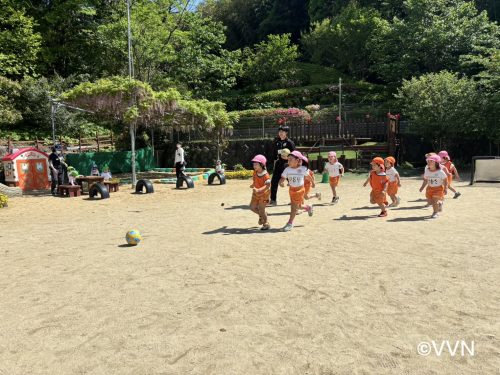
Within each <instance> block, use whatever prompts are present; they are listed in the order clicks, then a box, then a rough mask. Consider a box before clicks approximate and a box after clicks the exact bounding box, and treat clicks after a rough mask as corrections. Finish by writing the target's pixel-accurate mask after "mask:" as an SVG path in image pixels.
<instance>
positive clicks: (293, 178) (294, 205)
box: [279, 151, 313, 232]
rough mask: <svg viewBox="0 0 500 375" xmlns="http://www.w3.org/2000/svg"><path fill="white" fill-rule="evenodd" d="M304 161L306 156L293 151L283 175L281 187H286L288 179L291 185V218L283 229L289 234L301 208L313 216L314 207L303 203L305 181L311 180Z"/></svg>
mask: <svg viewBox="0 0 500 375" xmlns="http://www.w3.org/2000/svg"><path fill="white" fill-rule="evenodd" d="M303 160H304V156H303V155H302V154H301V153H300V152H299V151H293V152H292V153H290V155H289V156H288V167H287V168H285V170H284V171H283V173H282V174H281V179H280V183H279V184H280V186H281V187H285V180H286V179H288V183H289V185H290V188H289V194H290V201H291V202H290V203H291V208H290V218H289V219H288V223H287V224H286V225H285V227H284V228H283V231H285V232H289V231H291V230H292V228H293V220H294V219H295V216H296V215H297V211H298V210H299V208H302V207H303V208H304V209H305V210H306V211H307V213H308V214H309V216H312V215H313V206H312V204H311V205H306V206H302V202H303V200H304V194H305V189H304V180H305V179H310V178H311V177H310V176H309V173H308V172H307V168H306V167H304V166H302V165H301V161H303Z"/></svg>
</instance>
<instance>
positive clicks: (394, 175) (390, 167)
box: [384, 156, 401, 207]
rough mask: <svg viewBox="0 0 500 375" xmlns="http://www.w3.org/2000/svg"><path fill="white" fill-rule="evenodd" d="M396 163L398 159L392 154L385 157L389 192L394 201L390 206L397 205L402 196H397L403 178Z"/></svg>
mask: <svg viewBox="0 0 500 375" xmlns="http://www.w3.org/2000/svg"><path fill="white" fill-rule="evenodd" d="M395 164H396V159H394V158H393V157H392V156H388V157H386V158H385V159H384V166H385V174H386V175H387V177H388V178H389V184H388V185H387V194H388V195H389V197H391V201H392V203H391V204H390V205H389V207H397V206H399V203H401V198H399V197H398V196H397V194H398V188H400V187H401V179H400V178H399V173H398V171H397V170H396V168H394V165H395Z"/></svg>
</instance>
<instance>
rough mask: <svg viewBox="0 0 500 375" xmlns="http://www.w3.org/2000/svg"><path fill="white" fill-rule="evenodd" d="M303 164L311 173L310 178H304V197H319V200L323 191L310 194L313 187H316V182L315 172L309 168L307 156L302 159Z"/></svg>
mask: <svg viewBox="0 0 500 375" xmlns="http://www.w3.org/2000/svg"><path fill="white" fill-rule="evenodd" d="M302 166H304V167H306V168H307V173H308V174H309V177H310V178H306V179H304V190H305V194H304V199H307V200H309V199H312V198H318V200H321V193H319V192H316V193H314V195H312V196H309V192H310V191H311V187H312V188H315V187H316V182H315V181H314V172H313V171H311V170H310V169H309V159H307V158H306V157H305V156H304V158H303V160H302ZM302 203H304V202H302Z"/></svg>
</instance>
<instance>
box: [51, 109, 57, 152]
mask: <svg viewBox="0 0 500 375" xmlns="http://www.w3.org/2000/svg"><path fill="white" fill-rule="evenodd" d="M55 117H56V105H55V103H54V102H53V101H52V100H51V101H50V120H51V122H52V144H53V146H54V147H56V119H55Z"/></svg>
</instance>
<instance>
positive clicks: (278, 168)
mask: <svg viewBox="0 0 500 375" xmlns="http://www.w3.org/2000/svg"><path fill="white" fill-rule="evenodd" d="M289 130H290V128H289V127H288V126H280V127H279V129H278V136H277V137H276V139H275V140H274V159H275V161H274V170H273V178H272V180H271V201H270V203H269V204H270V205H272V206H276V204H277V203H276V195H277V193H278V186H279V182H280V178H281V174H282V173H283V171H284V170H285V167H286V160H284V159H282V158H281V150H283V149H284V148H287V149H289V150H290V151H293V150H295V143H293V141H292V140H291V139H290V138H288V131H289Z"/></svg>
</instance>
